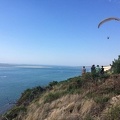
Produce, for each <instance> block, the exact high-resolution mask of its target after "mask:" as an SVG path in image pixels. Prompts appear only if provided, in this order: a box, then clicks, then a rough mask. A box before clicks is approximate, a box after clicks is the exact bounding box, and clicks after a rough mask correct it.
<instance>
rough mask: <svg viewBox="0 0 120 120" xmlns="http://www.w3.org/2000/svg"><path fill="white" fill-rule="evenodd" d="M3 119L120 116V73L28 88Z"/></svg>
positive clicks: (112, 119)
mask: <svg viewBox="0 0 120 120" xmlns="http://www.w3.org/2000/svg"><path fill="white" fill-rule="evenodd" d="M1 119H2V120H7V119H8V120H120V74H116V75H108V74H107V73H105V75H103V76H92V75H91V73H86V74H85V75H84V76H78V77H74V78H70V79H68V80H65V81H61V82H57V81H53V82H51V83H49V85H48V86H46V87H44V88H43V87H41V86H38V87H35V88H33V89H27V90H26V91H24V93H22V95H21V98H20V99H19V100H18V101H17V104H16V106H15V107H13V108H12V109H11V110H10V111H8V112H7V113H6V114H4V115H3V117H2V118H1Z"/></svg>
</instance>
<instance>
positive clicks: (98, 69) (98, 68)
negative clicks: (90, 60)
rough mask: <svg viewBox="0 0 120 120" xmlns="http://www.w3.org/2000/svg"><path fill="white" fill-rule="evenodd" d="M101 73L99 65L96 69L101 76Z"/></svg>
mask: <svg viewBox="0 0 120 120" xmlns="http://www.w3.org/2000/svg"><path fill="white" fill-rule="evenodd" d="M100 72H101V69H100V67H99V65H97V67H96V74H97V75H98V76H99V75H100Z"/></svg>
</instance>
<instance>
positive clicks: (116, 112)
mask: <svg viewBox="0 0 120 120" xmlns="http://www.w3.org/2000/svg"><path fill="white" fill-rule="evenodd" d="M106 119H107V120H120V106H115V107H112V108H111V109H110V111H109V112H108V114H107V116H106Z"/></svg>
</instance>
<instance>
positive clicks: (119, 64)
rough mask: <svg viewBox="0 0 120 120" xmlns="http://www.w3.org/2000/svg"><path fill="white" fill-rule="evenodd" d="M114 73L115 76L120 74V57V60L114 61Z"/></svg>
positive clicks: (119, 57) (119, 58)
mask: <svg viewBox="0 0 120 120" xmlns="http://www.w3.org/2000/svg"><path fill="white" fill-rule="evenodd" d="M112 71H113V73H115V74H118V73H120V55H119V56H118V59H117V60H116V59H114V61H113V62H112Z"/></svg>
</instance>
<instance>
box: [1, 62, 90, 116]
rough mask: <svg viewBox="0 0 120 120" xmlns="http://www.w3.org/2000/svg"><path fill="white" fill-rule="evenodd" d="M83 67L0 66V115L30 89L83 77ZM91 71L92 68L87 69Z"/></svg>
mask: <svg viewBox="0 0 120 120" xmlns="http://www.w3.org/2000/svg"><path fill="white" fill-rule="evenodd" d="M81 69H82V66H55V65H26V64H0V114H2V113H4V112H5V111H6V110H7V109H9V108H10V107H11V106H12V105H11V104H9V102H16V101H17V100H18V99H19V98H20V96H21V93H23V92H24V90H26V89H28V88H33V87H36V86H42V87H43V86H47V85H48V84H49V82H52V81H58V82H59V81H62V80H67V79H69V78H71V77H75V76H80V75H81ZM86 69H87V71H88V72H89V71H90V67H89V66H88V67H86Z"/></svg>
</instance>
